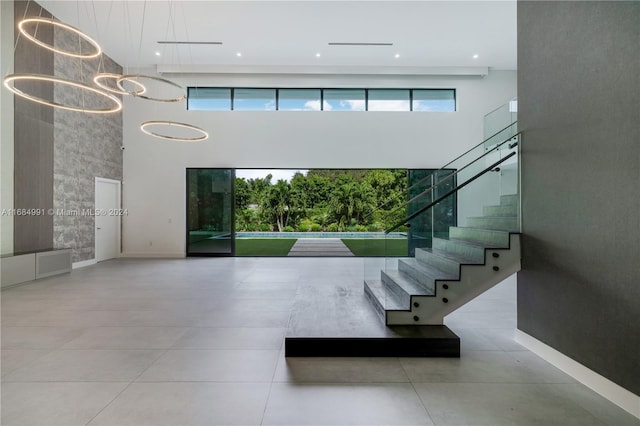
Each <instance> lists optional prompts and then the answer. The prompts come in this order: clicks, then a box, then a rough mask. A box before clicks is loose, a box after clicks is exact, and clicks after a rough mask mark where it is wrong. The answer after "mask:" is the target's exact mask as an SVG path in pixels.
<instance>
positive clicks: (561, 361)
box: [514, 329, 640, 418]
mask: <svg viewBox="0 0 640 426" xmlns="http://www.w3.org/2000/svg"><path fill="white" fill-rule="evenodd" d="M514 338H515V341H516V342H518V343H519V344H521V345H522V346H524V347H525V348H527V349H529V350H530V351H531V352H533V353H535V354H536V355H538V356H539V357H541V358H542V359H544V360H545V361H547V362H549V363H550V364H552V365H554V366H555V367H557V368H559V369H560V370H562V371H564V372H565V373H567V374H568V375H570V376H571V377H573V378H574V379H576V380H577V381H579V382H580V383H582V384H583V385H585V386H587V387H588V388H590V389H592V390H593V391H595V392H597V393H599V394H600V395H602V396H603V397H605V398H607V399H608V400H609V401H611V402H613V403H614V404H616V405H617V406H619V407H620V408H622V409H624V410H625V411H628V412H629V413H631V414H632V415H634V416H636V417H638V418H640V396H638V395H636V394H634V393H632V392H630V391H628V390H626V389H625V388H623V387H622V386H620V385H617V384H615V383H613V382H612V381H611V380H609V379H607V378H606V377H604V376H601V375H600V374H598V373H596V372H595V371H593V370H591V369H589V368H587V367H585V366H584V365H582V364H580V363H579V362H577V361H574V360H573V359H571V358H569V357H568V356H566V355H565V354H563V353H561V352H558V351H557V350H556V349H554V348H552V347H551V346H549V345H547V344H545V343H542V342H541V341H540V340H538V339H536V338H535V337H532V336H530V335H528V334H527V333H525V332H523V331H521V330H518V329H516V332H515V336H514Z"/></svg>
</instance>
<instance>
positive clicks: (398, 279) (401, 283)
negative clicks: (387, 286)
mask: <svg viewBox="0 0 640 426" xmlns="http://www.w3.org/2000/svg"><path fill="white" fill-rule="evenodd" d="M384 273H385V275H387V276H388V277H389V278H391V279H392V280H393V282H394V283H396V285H397V286H398V287H400V288H401V289H402V290H403V291H404V292H405V293H407V294H409V295H413V296H431V295H433V290H430V289H428V288H426V287H425V286H424V285H422V284H420V283H419V282H418V281H416V280H415V279H413V278H412V277H410V276H409V275H407V274H405V273H403V272H400V271H395V270H394V271H386V272H384ZM389 291H391V292H393V291H392V290H389Z"/></svg>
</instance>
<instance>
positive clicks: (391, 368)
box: [274, 357, 409, 383]
mask: <svg viewBox="0 0 640 426" xmlns="http://www.w3.org/2000/svg"><path fill="white" fill-rule="evenodd" d="M274 381H275V382H295V383H402V382H408V381H409V379H408V378H407V375H406V373H405V372H404V370H403V368H402V365H401V364H400V361H399V360H398V359H397V358H305V357H302V358H295V357H292V358H285V357H281V358H280V361H279V362H278V368H277V370H276V375H275V378H274Z"/></svg>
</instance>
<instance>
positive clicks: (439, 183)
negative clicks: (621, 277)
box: [393, 132, 521, 211]
mask: <svg viewBox="0 0 640 426" xmlns="http://www.w3.org/2000/svg"><path fill="white" fill-rule="evenodd" d="M520 133H521V132H518V133H516V134H515V135H513V136H511V137H509V139H506V140H504V141H502V142H500V143H499V144H498V145H496V146H494V147H493V148H491V149H490V150H488V151H487V152H485V153H484V154H482V155H481V156H479V157H477V158H475V159H474V160H473V161H471V162H470V163H467V164H466V165H465V166H464V167H462V168H461V169H458V170H456V171H455V172H453V173H451V174H450V175H448V176H447V177H445V178H443V179H442V180H441V181H439V182H438V183H436V184H434V185H433V186H431V187H429V188H428V189H425V190H424V191H422V192H421V193H419V194H418V195H416V196H415V197H413V198H411V199H409V200H408V201H405V202H404V203H403V204H401V205H400V206H398V207H397V208H395V209H394V210H393V211H396V210H398V209H401V208H403V207H405V206H407V205H408V204H410V203H412V202H414V201H416V200H417V199H418V198H420V197H422V196H424V195H425V194H427V193H428V192H432V191H433V190H434V189H435V188H436V187H438V186H440V185H442V184H443V183H445V182H446V181H448V180H449V179H451V178H452V177H454V176H457V175H458V174H459V173H460V172H462V171H463V170H465V169H466V168H468V167H469V166H471V165H472V164H474V163H475V162H477V161H479V160H481V159H483V158H484V157H486V156H487V155H489V154H491V153H493V152H494V151H497V150H498V149H499V148H500V147H502V146H503V145H504V144H506V143H508V142H509V141H510V140H512V139H513V138H515V137H516V136H518V135H520ZM516 145H518V143H517V142H515V143H514V144H510V145H508V147H509V149H513V148H514V147H515V146H516Z"/></svg>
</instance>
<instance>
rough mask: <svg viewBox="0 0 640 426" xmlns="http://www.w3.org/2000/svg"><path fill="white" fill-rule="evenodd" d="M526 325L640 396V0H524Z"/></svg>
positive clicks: (521, 87)
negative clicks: (639, 0) (545, 0)
mask: <svg viewBox="0 0 640 426" xmlns="http://www.w3.org/2000/svg"><path fill="white" fill-rule="evenodd" d="M518 91H519V93H518V98H519V121H520V128H521V129H522V130H523V131H524V137H523V145H522V158H523V164H522V174H523V176H522V202H523V231H524V237H523V269H522V271H521V272H520V273H519V274H518V328H519V329H521V330H522V331H524V332H526V333H528V334H530V335H532V336H533V337H535V338H537V339H539V340H541V341H542V342H544V343H546V344H548V345H550V346H552V347H554V348H556V349H557V350H559V351H560V352H562V353H564V354H566V355H567V356H569V357H571V358H573V359H575V360H576V361H578V362H580V363H582V364H584V365H585V366H587V367H589V368H591V369H592V370H594V371H596V372H598V373H600V374H602V375H603V376H605V377H607V378H609V379H610V380H612V381H614V382H616V383H618V384H619V385H621V386H623V387H625V388H626V389H628V390H630V391H632V392H634V393H635V394H639V395H640V362H639V358H638V357H639V354H640V3H639V2H523V1H519V2H518Z"/></svg>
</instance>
